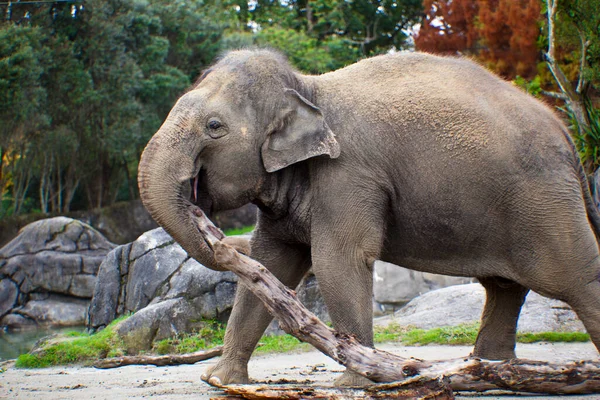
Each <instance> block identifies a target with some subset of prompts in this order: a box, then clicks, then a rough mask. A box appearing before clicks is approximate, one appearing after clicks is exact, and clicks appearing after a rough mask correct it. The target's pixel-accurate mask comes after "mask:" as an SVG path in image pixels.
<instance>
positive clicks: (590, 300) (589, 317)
mask: <svg viewBox="0 0 600 400" xmlns="http://www.w3.org/2000/svg"><path fill="white" fill-rule="evenodd" d="M599 278H600V277H598V276H597V277H596V278H595V279H594V280H592V281H590V282H588V283H586V284H584V285H583V286H582V287H581V290H578V291H574V292H573V293H571V295H570V296H569V297H568V298H566V299H565V301H566V302H567V304H569V305H570V306H571V307H572V308H573V310H574V311H575V312H576V313H577V316H578V317H579V319H580V320H581V322H583V325H584V326H585V329H586V330H587V333H588V334H589V335H590V338H591V339H592V342H594V345H595V346H596V349H598V351H599V352H600V281H599Z"/></svg>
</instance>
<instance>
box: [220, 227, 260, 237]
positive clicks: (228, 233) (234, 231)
mask: <svg viewBox="0 0 600 400" xmlns="http://www.w3.org/2000/svg"><path fill="white" fill-rule="evenodd" d="M253 230H254V225H251V226H244V227H242V228H231V229H226V230H225V231H224V232H223V233H224V234H225V236H235V235H243V234H244V233H248V232H252V231H253Z"/></svg>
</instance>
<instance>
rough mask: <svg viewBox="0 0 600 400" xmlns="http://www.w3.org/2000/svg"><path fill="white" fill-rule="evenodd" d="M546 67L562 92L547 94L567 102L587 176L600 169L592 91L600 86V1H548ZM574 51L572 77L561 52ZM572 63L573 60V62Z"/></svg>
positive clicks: (599, 126) (598, 116)
mask: <svg viewBox="0 0 600 400" xmlns="http://www.w3.org/2000/svg"><path fill="white" fill-rule="evenodd" d="M546 6H547V7H546V16H547V21H546V24H547V32H548V33H547V46H548V47H547V49H548V50H547V51H546V53H545V59H546V63H547V65H548V68H549V70H550V72H551V73H552V75H553V77H554V79H555V81H556V83H557V85H558V88H559V90H560V92H552V91H544V92H543V93H544V94H546V95H548V96H551V97H554V98H557V99H560V100H562V101H564V102H565V107H566V111H567V113H568V115H569V117H570V119H571V120H572V122H573V131H574V136H575V140H576V143H577V147H578V149H579V154H580V156H581V159H582V161H583V163H584V166H585V169H586V171H587V173H592V172H593V171H595V170H596V169H597V168H598V166H599V165H600V112H598V110H597V109H596V108H595V106H594V104H593V101H592V99H591V94H590V93H591V91H592V89H593V88H594V87H597V85H598V84H599V83H600V15H598V12H597V10H599V9H600V1H598V0H585V1H583V0H564V1H561V2H560V3H559V1H558V0H547V3H546ZM560 47H562V48H563V52H566V51H570V52H572V53H573V55H575V57H573V56H571V57H568V56H567V57H565V58H566V59H567V61H571V63H572V65H574V68H571V74H570V75H571V77H570V78H569V77H568V75H567V74H566V73H565V71H564V67H563V66H561V64H560V61H559V56H558V52H559V48H560ZM569 59H570V60H569Z"/></svg>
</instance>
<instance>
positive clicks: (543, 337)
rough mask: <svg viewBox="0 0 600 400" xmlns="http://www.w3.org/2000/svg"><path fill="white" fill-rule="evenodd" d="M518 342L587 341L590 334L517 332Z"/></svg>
mask: <svg viewBox="0 0 600 400" xmlns="http://www.w3.org/2000/svg"><path fill="white" fill-rule="evenodd" d="M517 341H518V342H519V343H535V342H564V343H575V342H589V341H590V335H588V334H587V333H582V332H540V333H517Z"/></svg>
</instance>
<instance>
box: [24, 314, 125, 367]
mask: <svg viewBox="0 0 600 400" xmlns="http://www.w3.org/2000/svg"><path fill="white" fill-rule="evenodd" d="M126 318H127V316H125V317H121V318H118V319H116V320H115V321H113V322H112V323H111V324H110V325H109V326H107V327H106V328H104V329H103V330H102V331H100V332H97V333H94V334H91V335H90V334H85V333H80V332H69V333H67V334H65V335H62V336H61V337H58V338H57V337H54V338H51V339H50V340H49V342H47V343H46V344H42V348H41V350H40V351H38V352H36V353H34V354H32V353H28V354H22V355H20V356H19V357H18V358H17V361H16V363H15V367H17V368H45V367H49V366H53V365H67V364H75V363H84V364H91V363H92V362H93V361H95V360H97V359H100V358H106V357H117V356H121V355H123V354H124V351H125V350H124V344H123V342H122V340H121V339H120V338H119V336H118V335H117V334H116V333H115V331H114V327H115V325H116V324H118V323H119V322H121V321H123V320H124V319H126Z"/></svg>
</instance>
